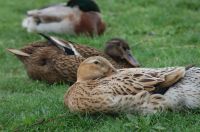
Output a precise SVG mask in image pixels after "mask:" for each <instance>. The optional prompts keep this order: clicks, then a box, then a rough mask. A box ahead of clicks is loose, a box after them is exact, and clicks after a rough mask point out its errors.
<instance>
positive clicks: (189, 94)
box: [164, 67, 200, 110]
mask: <svg viewBox="0 0 200 132" xmlns="http://www.w3.org/2000/svg"><path fill="white" fill-rule="evenodd" d="M164 96H165V98H166V99H167V100H168V102H169V104H170V107H171V109H172V110H183V109H185V108H189V109H196V108H200V68H199V67H192V68H190V69H188V70H187V71H186V74H185V77H184V78H183V79H181V80H180V81H179V82H178V83H176V84H175V85H173V86H171V87H170V88H169V90H168V91H167V92H166V93H165V94H164Z"/></svg>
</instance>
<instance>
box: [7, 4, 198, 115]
mask: <svg viewBox="0 0 200 132" xmlns="http://www.w3.org/2000/svg"><path fill="white" fill-rule="evenodd" d="M22 26H23V28H25V29H26V30H27V31H28V32H35V33H37V35H41V36H42V37H43V38H44V39H45V41H36V42H32V43H30V44H28V45H27V46H25V47H22V48H21V49H14V48H10V49H8V51H9V52H11V53H13V54H14V55H15V56H16V57H17V58H18V59H19V60H20V61H21V62H22V63H23V64H24V67H25V69H26V72H27V74H28V76H29V77H30V78H31V79H33V80H41V81H45V82H47V83H49V84H53V83H59V82H64V83H68V84H70V85H71V86H70V87H69V88H68V90H67V91H66V93H65V94H64V93H63V95H64V99H63V100H64V105H65V106H67V107H68V109H69V110H70V111H71V112H80V113H98V112H103V113H133V114H134V113H139V114H145V115H146V114H154V113H157V112H163V111H167V110H176V111H177V110H183V109H188V108H189V109H196V108H199V107H200V68H198V67H194V66H187V67H179V66H177V67H164V68H141V67H140V64H139V62H138V61H137V60H136V58H135V57H134V56H133V55H132V53H131V49H130V47H129V44H128V43H127V42H126V41H125V40H123V39H121V38H111V39H110V40H108V41H107V42H105V49H104V51H101V50H98V49H95V48H93V47H89V46H86V45H83V44H77V43H74V42H71V41H69V40H63V39H60V38H56V37H53V36H49V35H47V33H59V34H70V35H75V36H76V35H80V34H81V35H85V36H87V37H88V36H90V37H92V36H98V35H102V34H103V33H104V32H105V30H106V24H105V22H104V20H103V19H102V17H101V11H100V8H99V7H98V5H97V4H96V2H95V1H94V0H69V1H68V2H67V3H62V4H56V5H51V6H48V7H45V8H41V9H34V10H30V11H28V12H27V16H26V18H25V19H24V20H23V21H22Z"/></svg>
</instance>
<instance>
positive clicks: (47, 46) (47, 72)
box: [8, 34, 139, 83]
mask: <svg viewBox="0 0 200 132" xmlns="http://www.w3.org/2000/svg"><path fill="white" fill-rule="evenodd" d="M41 35H42V36H43V37H45V38H46V39H47V41H38V42H34V43H32V44H29V45H28V46H25V47H23V48H22V49H20V50H17V49H8V50H9V51H10V52H12V53H14V54H15V55H16V56H17V57H18V58H19V60H20V61H21V62H22V63H23V64H24V66H25V69H26V71H27V74H28V76H29V77H30V78H32V79H34V80H44V81H47V82H48V83H54V82H75V81H76V73H77V69H78V66H79V64H80V63H81V62H82V61H83V60H85V59H86V58H88V57H91V56H102V57H105V58H106V59H108V60H109V61H110V62H111V63H112V64H113V65H114V67H116V68H130V67H138V66H139V64H138V62H137V61H136V60H135V59H134V57H133V56H132V55H131V52H130V48H129V46H128V43H127V42H125V41H124V40H122V39H118V38H115V39H111V40H109V41H108V42H107V43H106V47H105V53H104V52H102V51H99V50H97V49H95V48H91V47H89V46H86V45H80V44H75V43H73V42H70V41H64V40H59V39H56V38H55V37H51V36H46V35H44V34H41Z"/></svg>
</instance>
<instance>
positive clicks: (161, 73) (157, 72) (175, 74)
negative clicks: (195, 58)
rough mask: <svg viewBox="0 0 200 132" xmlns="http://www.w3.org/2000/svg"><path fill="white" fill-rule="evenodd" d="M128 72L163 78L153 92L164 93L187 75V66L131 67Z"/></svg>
mask: <svg viewBox="0 0 200 132" xmlns="http://www.w3.org/2000/svg"><path fill="white" fill-rule="evenodd" d="M127 71H128V72H133V73H139V74H148V75H150V76H152V77H156V78H160V79H161V80H163V81H162V82H159V83H158V84H157V85H156V89H155V90H153V91H152V92H153V93H160V94H164V93H165V92H166V91H167V90H168V88H169V87H170V86H172V85H174V84H175V83H176V82H178V81H179V80H180V79H181V78H183V77H184V76H185V67H167V68H134V69H133V68H131V69H128V70H127Z"/></svg>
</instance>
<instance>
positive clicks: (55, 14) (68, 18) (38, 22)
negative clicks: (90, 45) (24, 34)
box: [22, 0, 106, 36]
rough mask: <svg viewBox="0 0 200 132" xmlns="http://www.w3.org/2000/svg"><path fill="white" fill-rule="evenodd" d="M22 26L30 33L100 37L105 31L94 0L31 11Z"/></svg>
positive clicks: (76, 1) (70, 0)
mask: <svg viewBox="0 0 200 132" xmlns="http://www.w3.org/2000/svg"><path fill="white" fill-rule="evenodd" d="M22 26H23V27H24V28H26V29H27V31H28V32H39V33H47V32H53V33H66V34H71V35H74V34H86V35H90V36H93V35H100V34H102V33H103V32H104V31H105V27H106V26H105V23H104V22H103V20H102V19H101V14H100V9H99V7H98V5H97V4H96V3H95V2H94V1H93V0H69V1H68V3H67V4H58V5H53V6H49V7H45V8H42V9H35V10H30V11H28V12H27V17H26V18H25V19H24V20H23V22H22Z"/></svg>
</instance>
